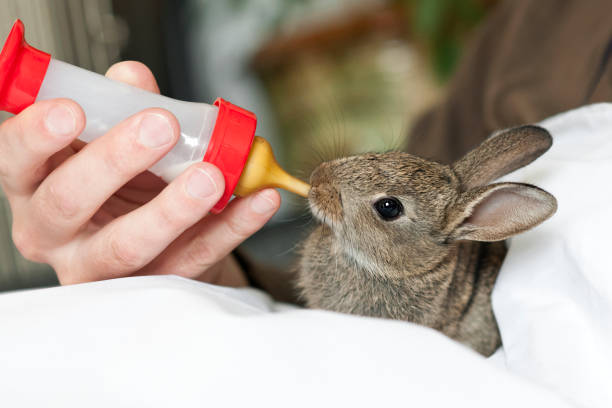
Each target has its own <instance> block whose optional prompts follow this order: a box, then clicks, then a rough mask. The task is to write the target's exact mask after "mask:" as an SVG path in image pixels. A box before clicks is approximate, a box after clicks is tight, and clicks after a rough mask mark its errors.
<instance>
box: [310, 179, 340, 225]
mask: <svg viewBox="0 0 612 408" xmlns="http://www.w3.org/2000/svg"><path fill="white" fill-rule="evenodd" d="M308 205H309V206H310V211H311V212H312V215H313V216H314V217H315V218H316V219H317V220H319V221H320V222H322V223H324V224H326V225H328V226H329V227H331V228H332V229H334V228H336V227H337V226H338V224H339V222H340V220H341V218H342V196H341V194H340V192H339V191H338V190H336V189H335V188H333V187H332V186H330V185H329V184H320V185H315V186H312V188H311V189H310V192H309V193H308Z"/></svg>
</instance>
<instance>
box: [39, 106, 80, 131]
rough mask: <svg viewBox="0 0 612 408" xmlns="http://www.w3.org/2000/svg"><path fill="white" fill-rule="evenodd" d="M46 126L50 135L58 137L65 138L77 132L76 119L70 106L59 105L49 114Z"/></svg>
mask: <svg viewBox="0 0 612 408" xmlns="http://www.w3.org/2000/svg"><path fill="white" fill-rule="evenodd" d="M45 126H46V128H47V130H48V131H49V133H51V134H53V135H56V136H65V135H68V134H71V133H73V132H74V131H75V130H76V117H75V115H74V112H73V110H72V109H70V108H69V107H68V106H66V105H63V104H58V105H55V106H54V107H52V108H51V109H49V112H47V116H46V118H45Z"/></svg>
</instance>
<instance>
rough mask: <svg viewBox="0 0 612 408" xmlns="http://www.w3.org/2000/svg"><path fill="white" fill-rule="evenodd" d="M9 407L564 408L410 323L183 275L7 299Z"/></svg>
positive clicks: (4, 394)
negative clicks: (288, 302)
mask: <svg viewBox="0 0 612 408" xmlns="http://www.w3.org/2000/svg"><path fill="white" fill-rule="evenodd" d="M0 330H1V331H2V332H1V335H0V391H1V392H0V405H1V406H3V407H11V408H13V407H36V408H39V407H75V408H76V407H78V408H82V407H112V408H116V407H177V408H179V407H253V406H255V407H283V408H285V407H394V406H411V407H469V408H490V407H521V408H525V407H534V408H535V407H537V408H540V407H567V406H568V405H565V404H564V402H563V401H561V399H560V398H558V397H556V396H554V395H553V394H552V393H550V392H548V391H546V390H543V389H540V388H539V387H537V386H534V385H532V384H529V383H528V382H527V381H525V380H522V379H520V378H519V377H518V376H514V375H512V374H510V373H508V372H506V371H505V370H503V369H500V368H498V367H496V366H494V365H493V364H492V363H490V362H488V361H486V360H485V359H484V358H483V357H481V356H480V355H477V354H475V353H474V352H472V351H471V350H468V349H466V348H464V347H463V346H461V345H458V344H455V343H454V342H452V341H451V340H449V339H447V338H445V337H444V336H443V335H441V334H438V333H437V332H434V331H433V330H429V329H427V328H424V327H419V326H415V325H412V324H409V323H404V322H398V321H390V320H377V319H366V318H358V317H354V316H348V315H340V314H335V313H329V312H320V311H314V310H299V309H295V308H290V307H287V306H283V305H277V304H274V303H273V302H272V301H271V300H270V299H269V298H268V297H266V296H265V295H263V294H262V293H260V292H258V291H256V290H253V289H242V290H234V289H226V288H221V287H215V286H211V285H206V284H203V283H199V282H193V281H189V280H186V279H180V278H176V277H141V278H127V279H118V280H114V281H106V282H98V283H92V284H85V285H76V286H71V287H62V288H53V289H46V290H36V291H29V292H24V293H16V294H9V295H3V296H0Z"/></svg>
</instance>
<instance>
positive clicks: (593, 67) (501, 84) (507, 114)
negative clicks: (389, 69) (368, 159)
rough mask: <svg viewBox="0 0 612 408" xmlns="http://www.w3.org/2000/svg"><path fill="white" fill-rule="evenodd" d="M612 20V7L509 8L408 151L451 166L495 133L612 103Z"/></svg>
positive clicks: (481, 39)
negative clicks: (586, 105)
mask: <svg viewBox="0 0 612 408" xmlns="http://www.w3.org/2000/svg"><path fill="white" fill-rule="evenodd" d="M611 16H612V1H610V0H589V1H584V0H506V1H502V2H501V3H500V4H498V5H497V6H496V8H495V9H494V10H493V12H492V13H491V14H490V15H489V17H488V18H487V19H486V21H485V22H484V23H483V24H482V25H481V26H480V27H479V29H478V31H477V32H476V33H475V36H474V38H473V39H472V42H471V43H470V44H469V47H468V48H467V50H466V53H465V54H464V56H463V59H462V61H461V63H460V66H459V68H458V70H457V72H456V73H455V75H454V77H453V79H452V81H451V84H450V88H449V94H448V96H447V98H446V100H445V101H444V102H443V103H442V104H441V105H440V106H437V107H435V108H434V109H433V110H431V111H430V112H429V113H427V114H426V115H425V116H424V117H422V118H421V119H420V120H419V121H418V122H417V124H416V126H415V127H414V128H413V130H412V132H411V133H412V134H411V136H410V138H409V140H408V142H407V144H406V150H407V151H408V152H410V153H412V154H415V155H418V156H422V157H425V158H428V159H433V160H437V161H440V162H443V163H450V162H452V161H454V160H456V159H457V158H459V157H460V156H462V155H463V154H464V153H466V152H467V151H469V150H470V149H472V148H473V147H475V146H476V145H478V144H479V143H480V142H481V141H482V140H484V139H485V138H486V137H487V136H488V135H489V134H491V133H492V132H493V131H495V130H498V129H503V128H507V127H511V126H515V125H520V124H526V123H534V122H538V121H540V120H542V119H544V118H546V117H548V116H551V115H554V114H556V113H559V112H563V111H566V110H569V109H572V108H576V107H578V106H581V105H584V104H588V103H593V102H603V101H612V55H611V54H612V19H611V18H610V17H611Z"/></svg>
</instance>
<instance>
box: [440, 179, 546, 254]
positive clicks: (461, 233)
mask: <svg viewBox="0 0 612 408" xmlns="http://www.w3.org/2000/svg"><path fill="white" fill-rule="evenodd" d="M556 209H557V200H556V199H555V197H553V196H552V195H551V194H549V193H547V192H546V191H544V190H542V189H539V188H537V187H535V186H531V185H529V184H519V183H498V184H491V185H488V186H485V187H477V188H475V189H472V190H470V191H467V192H465V193H463V194H462V196H461V197H460V199H459V200H458V202H457V203H456V204H455V205H454V206H453V208H451V210H450V213H449V217H448V218H447V219H448V220H449V224H448V226H447V230H446V231H447V234H448V236H449V238H450V239H451V240H462V239H468V240H472V241H487V242H490V241H501V240H504V239H506V238H509V237H511V236H513V235H516V234H518V233H520V232H523V231H526V230H528V229H530V228H533V227H535V226H536V225H538V224H539V223H541V222H542V221H544V220H546V219H547V218H548V217H550V216H551V215H553V214H554V212H555V211H556Z"/></svg>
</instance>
